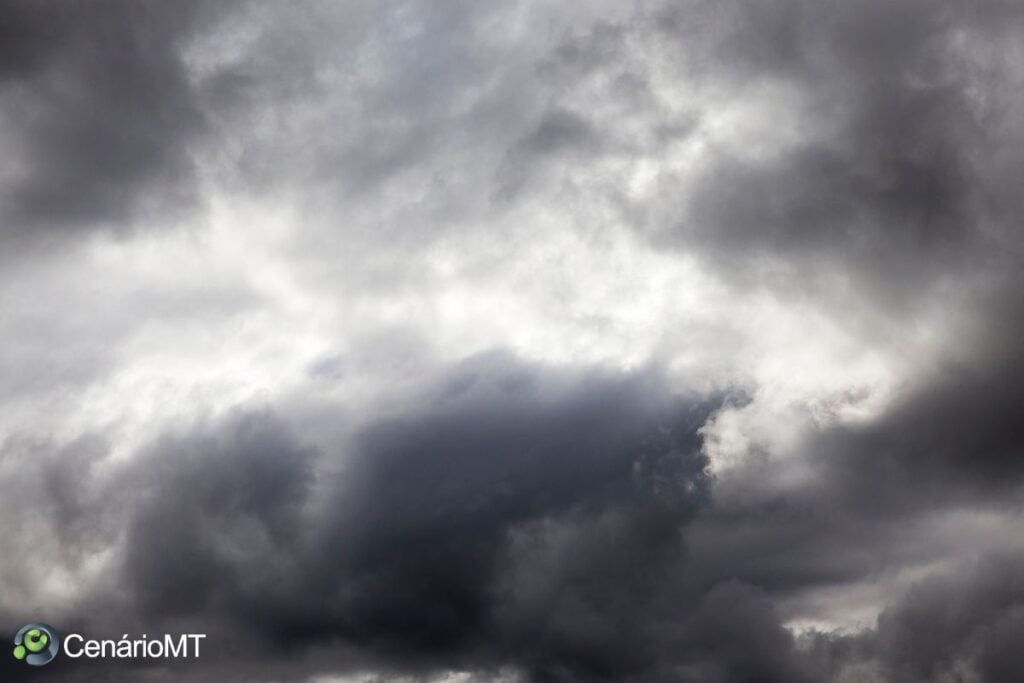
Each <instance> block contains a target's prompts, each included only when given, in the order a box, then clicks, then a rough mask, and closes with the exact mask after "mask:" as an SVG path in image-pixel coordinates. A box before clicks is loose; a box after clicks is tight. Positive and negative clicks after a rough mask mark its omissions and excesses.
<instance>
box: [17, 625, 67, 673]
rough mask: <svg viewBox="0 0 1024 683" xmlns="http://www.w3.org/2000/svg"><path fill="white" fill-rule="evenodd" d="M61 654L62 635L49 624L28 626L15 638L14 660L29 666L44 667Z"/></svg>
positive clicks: (23, 627)
mask: <svg viewBox="0 0 1024 683" xmlns="http://www.w3.org/2000/svg"><path fill="white" fill-rule="evenodd" d="M58 652H60V634H59V633H57V629H55V628H54V627H52V626H49V625H47V624H26V625H25V626H22V627H21V629H20V630H19V631H18V634H17V635H16V636H14V658H15V659H17V660H18V661H20V662H25V663H26V664H28V665H29V666H43V665H44V664H49V663H50V662H52V661H53V659H54V657H56V656H57V653H58Z"/></svg>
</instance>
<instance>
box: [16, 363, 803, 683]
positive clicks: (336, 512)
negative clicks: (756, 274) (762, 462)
mask: <svg viewBox="0 0 1024 683" xmlns="http://www.w3.org/2000/svg"><path fill="white" fill-rule="evenodd" d="M428 399H429V402H428V404H427V405H426V406H425V407H423V408H421V409H416V410H414V411H412V412H407V411H406V412H403V413H402V414H400V415H398V416H396V417H394V418H389V419H387V420H384V421H380V422H378V423H376V424H373V425H370V426H368V427H367V428H366V429H365V430H363V431H361V433H360V434H359V435H358V436H357V438H356V439H355V441H354V443H353V445H352V450H351V452H350V453H349V455H348V456H347V457H345V458H344V459H343V460H342V461H341V463H342V465H343V466H342V472H341V474H340V475H339V478H338V479H337V480H334V478H333V477H328V476H325V475H322V476H320V477H319V478H318V477H317V476H316V473H317V472H318V471H320V472H323V471H325V470H324V467H325V466H327V465H329V464H330V463H331V462H332V461H334V460H335V456H333V455H328V454H325V453H317V452H315V451H314V450H312V449H310V448H308V447H305V446H303V445H302V443H301V440H300V439H299V438H297V436H296V435H294V434H292V433H290V429H289V428H288V427H287V426H286V425H285V424H284V423H282V422H280V421H278V420H276V419H275V418H273V417H272V416H270V415H268V414H250V415H243V416H239V417H237V418H233V419H230V420H228V421H226V422H223V423H221V424H216V425H208V426H206V427H202V428H199V429H197V430H196V431H195V432H194V433H192V434H185V435H179V436H167V437H165V438H162V439H160V440H159V441H158V442H156V443H155V444H153V445H152V446H151V447H149V448H147V449H146V450H145V452H144V453H143V454H141V456H140V457H138V458H137V459H135V460H133V461H132V462H131V463H128V464H126V465H124V466H123V467H122V468H120V469H119V470H118V471H117V473H116V474H114V475H111V476H110V477H109V479H108V480H106V481H107V483H106V484H105V488H104V489H103V490H104V492H105V495H102V496H99V497H98V498H97V497H95V496H94V498H93V501H92V503H91V504H90V505H89V506H86V505H84V504H79V505H78V507H77V508H76V509H77V510H78V512H79V520H78V525H79V527H78V528H77V529H72V530H71V532H70V534H69V536H68V545H70V546H72V547H74V546H75V545H76V543H85V542H86V541H85V540H84V539H87V538H89V537H90V532H91V534H92V535H95V534H96V533H97V532H96V530H95V529H93V530H89V531H88V532H87V530H86V529H84V528H82V525H85V524H86V522H85V521H83V520H89V521H90V523H91V524H93V525H96V526H99V527H102V528H103V529H104V534H106V537H107V538H108V542H112V541H111V540H109V539H111V538H114V537H117V533H116V530H118V529H119V530H121V532H120V536H119V537H120V539H121V542H123V543H124V548H123V551H122V552H120V553H119V557H120V558H121V560H120V563H119V566H120V573H119V574H118V575H116V576H114V577H112V579H113V580H112V581H111V583H109V584H107V583H103V584H101V586H100V588H97V589H96V590H95V591H94V593H93V594H91V595H88V596H84V597H83V598H82V599H81V601H80V602H79V603H78V604H76V605H74V606H73V607H68V606H65V607H64V609H63V614H62V618H63V623H65V624H70V625H71V626H66V628H79V629H82V630H85V631H91V632H97V633H104V634H107V635H108V637H115V636H119V635H120V634H121V633H123V632H124V631H125V630H126V629H127V630H132V629H146V630H148V631H149V632H153V631H155V630H158V629H172V630H173V629H179V630H187V629H188V628H193V629H197V630H205V631H208V632H209V633H210V634H211V636H210V642H211V654H210V657H209V661H208V662H205V663H203V665H202V666H201V667H200V669H197V670H195V671H191V670H189V669H182V670H181V671H180V673H181V675H183V676H192V675H193V674H194V675H195V676H196V678H195V680H206V678H204V677H205V676H213V675H216V676H221V678H219V680H264V679H269V678H272V677H273V675H274V674H272V673H271V672H280V671H286V670H288V667H293V669H292V672H291V674H288V675H287V676H286V678H287V680H301V679H302V678H303V677H304V676H305V675H309V674H312V673H316V672H318V671H352V670H359V669H362V668H371V669H373V670H377V671H385V672H386V671H392V672H396V673H417V674H421V675H427V674H428V673H430V672H443V671H445V670H451V669H456V670H470V671H481V672H486V671H491V672H494V671H497V670H499V669H503V668H504V669H509V668H511V669H513V670H516V671H520V672H521V673H523V674H524V675H526V676H527V677H528V679H529V680H536V681H562V680H565V681H568V680H572V681H586V680H594V681H597V680H643V681H648V680H688V681H695V682H696V681H701V682H702V683H703V682H705V681H711V682H715V681H721V682H723V683H725V682H728V681H745V680H751V677H752V676H755V675H756V677H757V679H758V680H762V681H780V682H781V681H804V680H808V681H809V680H814V678H813V676H812V673H813V671H812V669H811V668H809V666H808V664H807V663H806V662H802V661H801V660H800V659H799V658H798V657H797V655H796V654H795V643H794V641H793V639H792V637H791V636H790V635H789V634H788V632H786V631H785V630H784V629H782V627H781V626H780V624H779V621H778V618H777V616H776V615H775V613H774V610H773V608H772V606H771V603H770V601H769V600H768V598H767V597H766V596H765V595H763V594H761V593H760V592H759V591H758V590H757V589H756V588H754V587H751V586H747V585H744V584H741V583H737V582H733V581H731V580H730V577H729V576H728V575H722V576H714V577H701V579H700V580H698V581H694V580H693V579H692V578H691V577H690V575H689V574H688V572H687V563H688V552H687V547H686V544H685V542H684V540H683V535H682V533H681V532H682V530H683V528H684V527H685V525H687V524H688V523H690V521H691V520H692V519H693V518H694V515H696V514H698V513H699V511H700V509H701V508H703V507H704V506H706V505H707V504H708V498H707V494H708V485H709V481H708V478H707V475H706V473H705V469H704V468H705V466H706V461H705V458H704V457H703V455H702V454H701V453H700V443H699V438H698V436H697V433H696V429H697V427H698V426H699V425H700V424H702V422H703V421H704V420H705V419H706V417H707V415H708V413H709V411H710V410H713V409H714V407H715V403H714V402H712V403H702V402H694V401H692V400H688V399H682V398H680V397H676V396H673V395H672V394H670V393H669V392H668V391H667V390H666V388H665V386H664V384H663V383H662V382H661V380H659V379H658V377H657V375H654V374H650V375H633V376H612V375H602V374H591V375H586V374H572V373H564V372H553V371H551V370H542V369H540V368H534V367H530V366H526V365H522V364H520V363H518V362H515V361H512V360H511V359H508V358H505V357H501V356H485V357H481V358H478V359H476V360H474V361H472V362H469V363H467V364H465V365H463V366H461V367H459V368H457V369H456V370H455V371H454V372H453V373H451V375H450V377H449V379H447V380H445V381H444V382H442V384H441V385H439V386H438V387H436V388H435V389H434V390H432V391H431V393H430V396H429V397H428ZM82 479H83V487H82V488H83V490H84V491H94V487H93V486H91V485H90V484H89V482H90V481H92V479H91V478H90V477H89V476H86V475H83V477H82ZM38 493H40V494H42V495H43V497H44V498H45V499H56V498H60V499H63V498H65V497H66V496H65V495H64V494H63V493H61V483H60V481H56V482H54V484H53V486H47V487H42V490H41V491H39V492H38ZM104 499H105V503H104ZM97 506H98V507H97ZM26 618H31V617H30V615H28V614H16V615H15V614H6V615H5V619H4V622H5V623H8V622H9V623H10V624H14V623H16V622H17V621H18V620H19V619H20V620H24V619H26ZM115 632H116V634H115ZM247 658H252V659H253V660H254V661H253V662H250V664H248V665H247V664H245V663H244V660H245V659H247ZM261 667H262V669H261ZM101 668H102V666H101V664H91V665H90V664H88V663H86V664H82V665H81V666H80V667H77V670H78V671H79V672H80V673H81V675H83V676H88V675H96V674H97V672H98V671H100V669H101ZM229 669H230V671H229ZM75 670H76V667H73V666H71V665H70V664H68V665H65V666H64V667H63V668H60V669H58V668H53V669H52V670H50V671H48V672H47V673H49V674H51V675H53V676H55V677H56V678H57V679H58V680H76V679H75V678H74V676H76V675H78V674H77V673H75ZM111 671H113V672H115V673H112V674H110V675H112V676H114V678H112V679H111V680H117V675H125V676H128V675H136V674H135V673H133V669H132V668H131V667H124V666H121V667H120V668H118V667H115V668H113V669H111ZM261 671H262V673H261ZM117 672H120V673H117ZM211 672H217V673H216V674H212V673H211ZM299 672H302V673H299ZM755 672H756V673H755ZM136 673H137V672H136ZM115 674H116V675H115ZM261 677H262V678H261Z"/></svg>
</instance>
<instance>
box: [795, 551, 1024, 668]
mask: <svg viewBox="0 0 1024 683" xmlns="http://www.w3.org/2000/svg"><path fill="white" fill-rule="evenodd" d="M1022 576H1024V562H1022V558H1021V557H1020V556H1013V555H996V556H991V557H987V558H983V559H980V560H978V561H976V562H974V563H973V564H972V565H970V566H966V567H958V568H957V569H956V570H952V571H946V572H943V573H941V574H940V575H937V576H934V577H932V578H930V579H927V580H924V581H922V582H921V583H919V584H918V585H916V586H915V587H914V588H913V589H911V590H910V591H909V592H908V594H907V595H905V596H904V597H903V598H901V599H900V600H899V601H898V602H896V603H895V604H894V605H892V606H891V607H889V608H888V609H887V610H886V611H885V612H884V613H883V614H882V615H881V616H880V617H879V619H878V625H877V627H876V628H875V629H873V630H871V631H868V632H866V633H863V634H859V635H857V636H851V637H836V636H832V637H828V636H818V637H817V638H812V640H814V641H815V642H814V643H813V646H812V647H811V648H810V650H811V651H813V652H814V653H815V656H817V657H819V658H820V659H821V660H822V663H823V665H824V666H827V667H828V668H830V669H832V670H833V671H835V672H837V673H841V672H843V671H844V670H845V671H847V672H849V673H848V675H850V678H851V680H855V681H864V682H865V683H882V682H883V681H884V682H886V683H939V682H940V681H984V682H985V683H1009V682H1010V681H1017V680H1020V678H1021V676H1024V660H1022V659H1021V657H1020V642H1021V639H1022V638H1024V581H1022ZM826 662H827V663H826ZM844 680H845V679H844Z"/></svg>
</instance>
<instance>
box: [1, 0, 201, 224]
mask: <svg viewBox="0 0 1024 683" xmlns="http://www.w3.org/2000/svg"><path fill="white" fill-rule="evenodd" d="M215 10H218V8H216V7H214V6H212V5H209V6H208V3H204V2H195V1H192V0H188V1H186V2H174V3H159V2H149V1H143V2H121V1H119V0H100V1H98V2H60V1H51V0H41V1H38V2H37V1H35V0H11V1H9V2H6V3H5V4H4V9H3V18H2V19H0V140H2V141H3V145H4V148H5V155H4V156H5V158H4V159H3V161H2V162H0V174H2V177H3V189H2V195H0V210H2V216H0V219H2V221H3V224H4V228H3V233H4V234H6V235H8V237H9V238H10V237H11V236H17V235H23V234H27V233H30V232H32V233H37V234H38V233H39V231H43V232H42V234H48V233H51V232H53V231H66V230H80V229H82V228H83V227H90V226H103V227H114V228H115V229H123V228H124V226H125V221H130V220H132V219H134V218H138V217H147V218H150V219H153V218H160V219H161V220H162V219H164V218H166V216H167V215H173V214H174V213H176V212H178V211H180V210H181V209H183V208H187V207H188V206H190V205H192V204H193V202H194V201H195V199H196V192H197V187H196V176H195V168H194V164H193V160H192V156H191V151H192V150H191V146H192V144H193V142H194V141H195V139H196V136H197V134H198V133H200V132H201V131H202V129H203V125H204V124H203V116H202V114H201V113H200V111H199V109H198V107H197V104H196V101H195V96H194V93H193V91H192V86H191V85H190V83H189V77H188V73H187V70H186V67H185V65H184V63H183V58H182V51H183V49H184V47H185V42H186V41H187V39H188V38H189V37H190V35H191V34H192V33H193V32H195V31H196V29H197V28H202V27H205V26H206V25H208V23H209V22H210V21H211V20H212V19H213V18H214V17H215V15H216V14H217V13H218V12H215ZM218 11H219V10H218Z"/></svg>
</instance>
